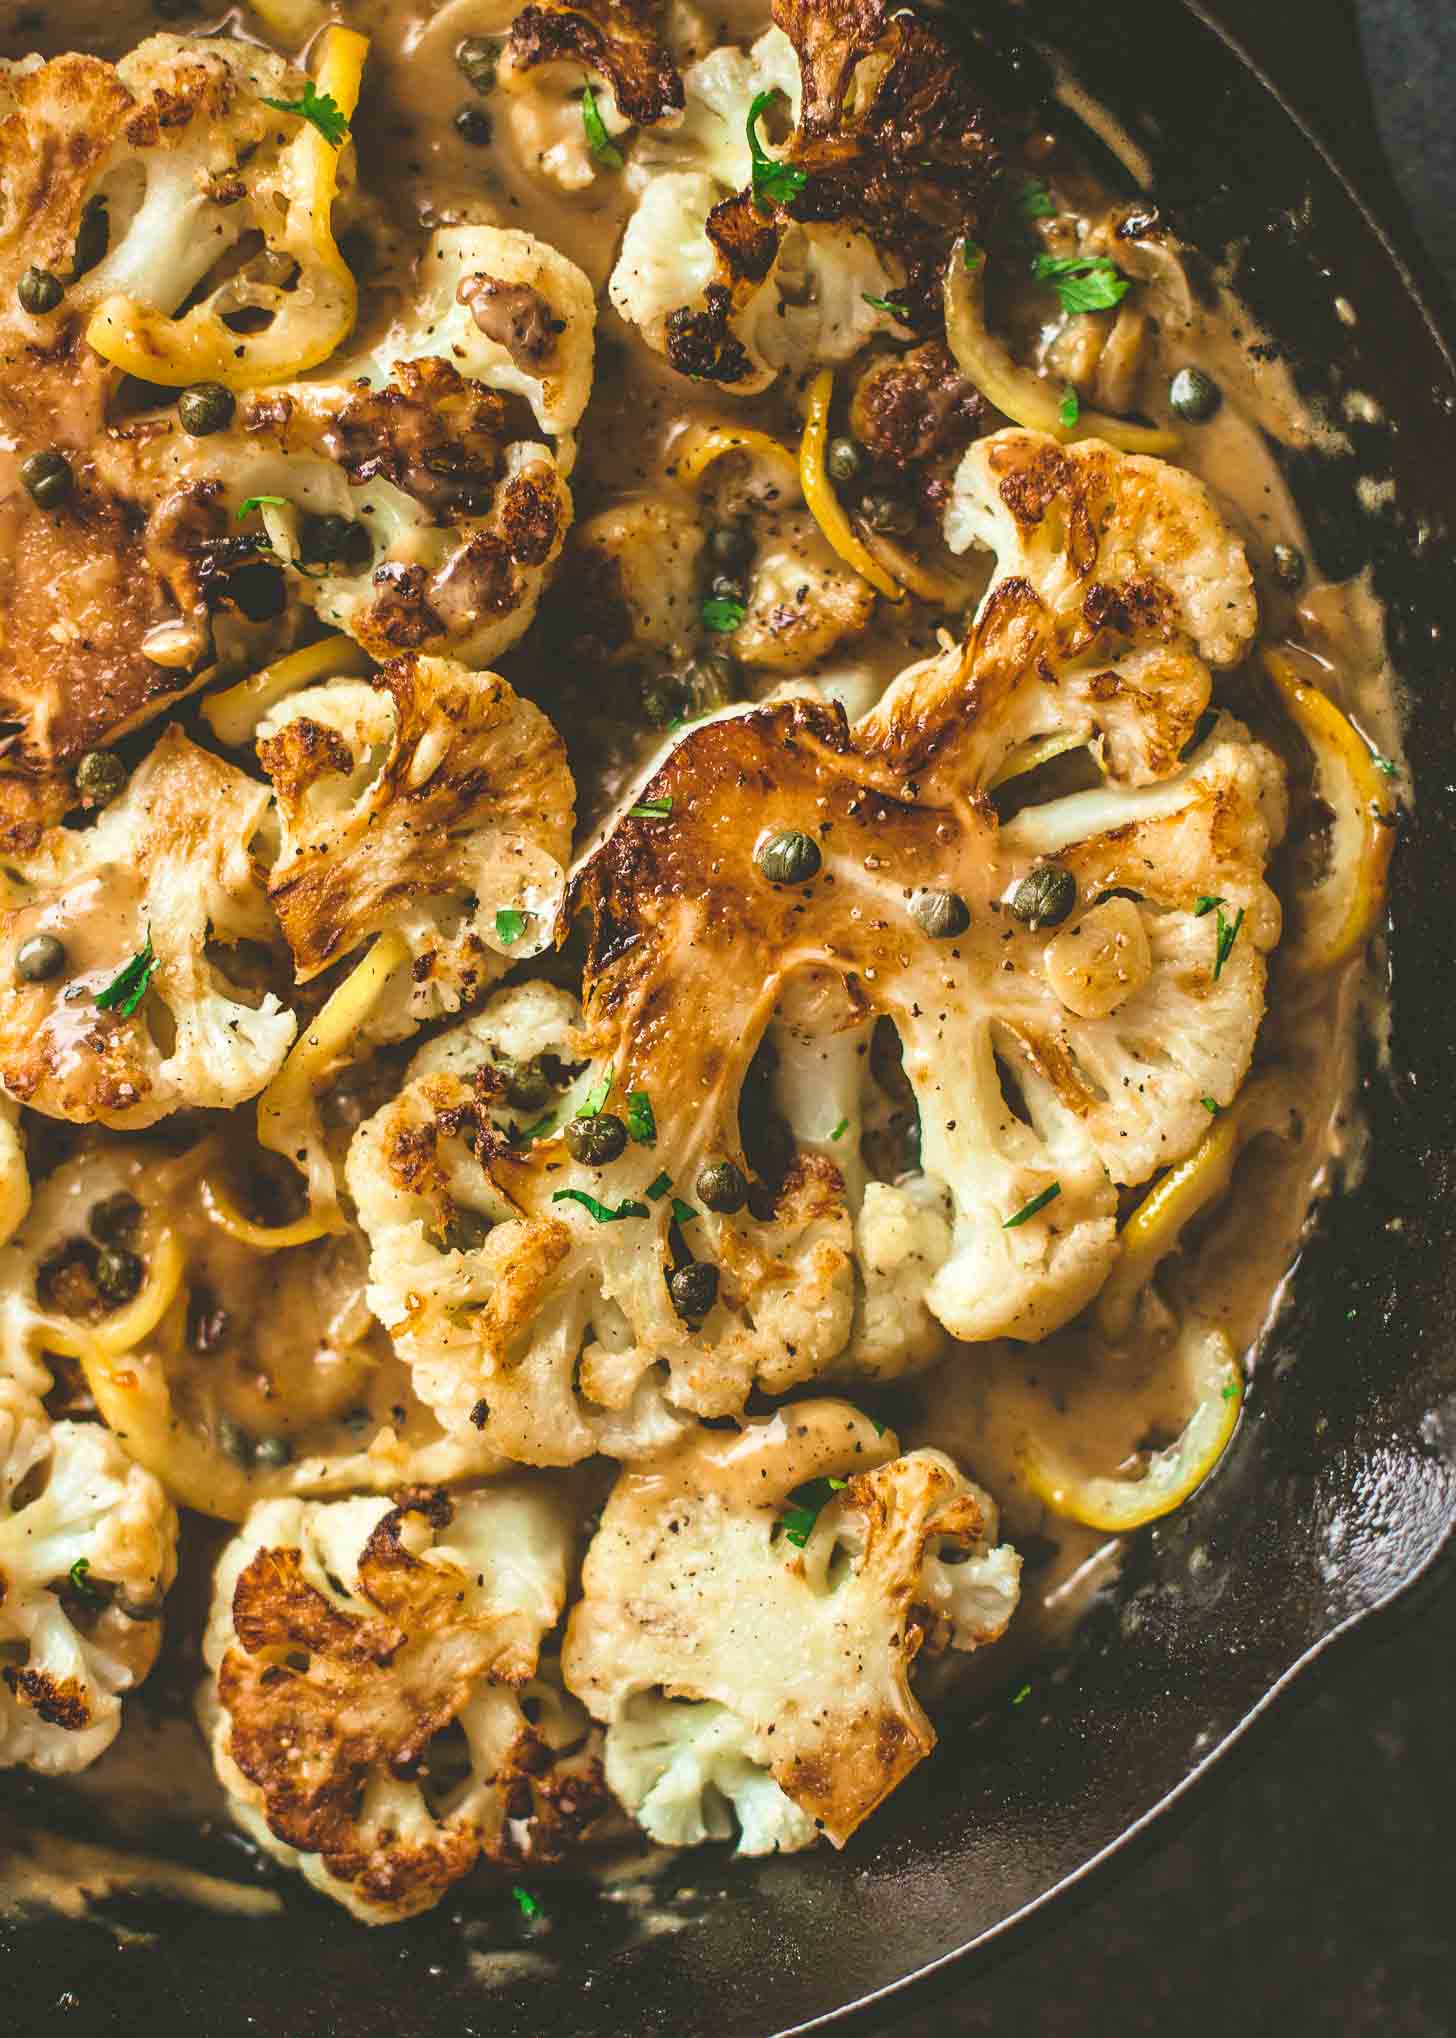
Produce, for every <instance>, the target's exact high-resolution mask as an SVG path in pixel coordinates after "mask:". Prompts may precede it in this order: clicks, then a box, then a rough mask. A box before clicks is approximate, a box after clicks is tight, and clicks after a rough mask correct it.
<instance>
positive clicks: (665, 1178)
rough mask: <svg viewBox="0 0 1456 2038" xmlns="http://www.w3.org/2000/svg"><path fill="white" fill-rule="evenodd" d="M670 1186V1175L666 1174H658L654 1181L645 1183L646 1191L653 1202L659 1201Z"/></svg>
mask: <svg viewBox="0 0 1456 2038" xmlns="http://www.w3.org/2000/svg"><path fill="white" fill-rule="evenodd" d="M671 1187H672V1176H671V1175H666V1174H663V1175H658V1176H657V1178H656V1180H655V1181H651V1182H649V1183H648V1184H647V1193H648V1195H649V1196H650V1197H651V1198H652V1200H653V1202H654V1203H660V1202H661V1201H662V1199H663V1197H664V1196H665V1195H666V1194H667V1192H668V1190H669V1189H670V1188H671Z"/></svg>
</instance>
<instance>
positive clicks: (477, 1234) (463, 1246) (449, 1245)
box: [431, 1209, 490, 1253]
mask: <svg viewBox="0 0 1456 2038" xmlns="http://www.w3.org/2000/svg"><path fill="white" fill-rule="evenodd" d="M489 1230H490V1219H489V1218H488V1217H482V1216H481V1214H480V1212H479V1211H478V1210H463V1209H461V1210H452V1211H451V1213H450V1215H449V1216H448V1217H447V1218H446V1220H445V1222H444V1223H443V1224H442V1225H441V1227H440V1229H439V1231H438V1232H432V1233H431V1239H432V1241H438V1243H439V1246H440V1250H441V1251H442V1252H447V1253H472V1252H474V1251H475V1248H476V1247H477V1246H478V1245H479V1244H480V1242H481V1240H482V1239H483V1238H484V1237H485V1235H486V1233H487V1232H488V1231H489Z"/></svg>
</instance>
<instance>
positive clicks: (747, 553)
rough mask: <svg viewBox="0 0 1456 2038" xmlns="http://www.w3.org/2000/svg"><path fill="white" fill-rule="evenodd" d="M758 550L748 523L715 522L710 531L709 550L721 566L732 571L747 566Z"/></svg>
mask: <svg viewBox="0 0 1456 2038" xmlns="http://www.w3.org/2000/svg"><path fill="white" fill-rule="evenodd" d="M757 550H758V547H757V546H756V545H755V543H754V540H753V533H752V531H751V530H750V529H749V528H748V526H747V524H715V525H714V527H713V529H712V530H711V531H710V532H709V533H708V551H709V554H710V555H711V557H712V558H713V559H714V560H715V561H716V563H717V564H718V565H719V566H724V567H726V568H727V569H728V571H729V572H730V573H731V572H732V571H733V569H734V568H735V567H740V566H746V565H747V564H748V562H749V560H750V559H751V558H752V557H753V555H754V553H755V552H756V551H757Z"/></svg>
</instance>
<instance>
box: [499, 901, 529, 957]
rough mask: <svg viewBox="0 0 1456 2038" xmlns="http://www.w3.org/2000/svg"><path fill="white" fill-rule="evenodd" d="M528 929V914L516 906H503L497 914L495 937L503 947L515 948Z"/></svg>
mask: <svg viewBox="0 0 1456 2038" xmlns="http://www.w3.org/2000/svg"><path fill="white" fill-rule="evenodd" d="M525 931H526V916H525V914H524V913H518V912H517V911H516V909H515V907H514V906H502V907H501V908H500V911H499V912H498V913H497V914H496V916H495V938H496V940H497V941H498V942H499V943H500V945H501V947H502V948H513V947H514V946H515V944H516V943H517V942H518V941H519V940H520V938H521V936H522V935H523V934H524V933H525Z"/></svg>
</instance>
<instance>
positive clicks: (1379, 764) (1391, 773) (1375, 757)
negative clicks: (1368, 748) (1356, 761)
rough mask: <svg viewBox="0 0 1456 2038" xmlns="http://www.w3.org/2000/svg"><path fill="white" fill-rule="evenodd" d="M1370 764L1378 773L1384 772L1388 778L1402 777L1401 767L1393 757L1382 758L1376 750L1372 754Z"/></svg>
mask: <svg viewBox="0 0 1456 2038" xmlns="http://www.w3.org/2000/svg"><path fill="white" fill-rule="evenodd" d="M1370 762H1371V763H1372V764H1373V765H1374V766H1375V769H1376V770H1377V771H1382V772H1384V774H1385V776H1386V777H1387V778H1399V777H1400V766H1399V765H1398V764H1397V763H1396V761H1395V759H1394V758H1393V757H1382V756H1381V754H1380V752H1379V751H1378V750H1376V751H1373V752H1372V753H1371V757H1370Z"/></svg>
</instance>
